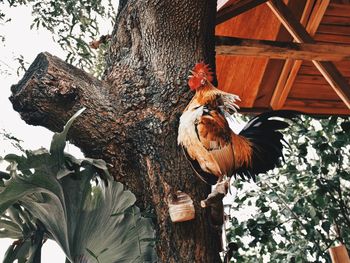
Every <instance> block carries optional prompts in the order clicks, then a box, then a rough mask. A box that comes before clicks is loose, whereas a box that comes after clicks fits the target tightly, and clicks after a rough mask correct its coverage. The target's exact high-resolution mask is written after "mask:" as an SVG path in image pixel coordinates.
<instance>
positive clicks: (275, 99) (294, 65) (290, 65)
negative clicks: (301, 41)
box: [270, 0, 329, 109]
mask: <svg viewBox="0 0 350 263" xmlns="http://www.w3.org/2000/svg"><path fill="white" fill-rule="evenodd" d="M322 3H323V4H322ZM328 4H329V0H328V1H323V2H320V1H317V2H316V3H315V1H313V0H308V1H307V2H306V5H305V9H304V12H303V15H302V17H301V19H300V21H301V23H302V26H305V25H306V30H307V32H309V33H310V35H311V36H312V35H314V34H315V32H316V30H317V27H318V25H319V23H320V22H321V18H322V16H323V14H324V12H325V11H326V9H327V6H328ZM314 6H315V7H314ZM270 8H271V6H270ZM313 8H315V11H314V12H311V10H313ZM273 10H275V9H273ZM275 14H276V13H275ZM277 15H278V13H277ZM278 17H279V18H280V16H279V15H278ZM292 19H293V20H295V19H294V18H292ZM307 21H308V22H307ZM286 22H288V21H285V23H284V25H285V26H287V25H288V24H286ZM287 30H288V27H287ZM301 65H302V61H300V60H298V61H292V60H287V61H286V63H285V65H284V67H283V70H282V73H281V75H280V78H279V80H278V82H277V85H276V89H275V91H274V93H273V95H272V97H271V101H270V105H271V107H272V108H273V109H279V108H282V106H283V104H284V102H285V101H286V99H287V97H288V94H289V92H290V90H291V88H292V85H293V83H294V80H295V77H296V76H297V74H298V72H299V69H300V67H301Z"/></svg>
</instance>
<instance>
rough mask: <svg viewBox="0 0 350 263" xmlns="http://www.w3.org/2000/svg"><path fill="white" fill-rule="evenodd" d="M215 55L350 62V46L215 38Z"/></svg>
mask: <svg viewBox="0 0 350 263" xmlns="http://www.w3.org/2000/svg"><path fill="white" fill-rule="evenodd" d="M215 50H216V54H217V55H225V56H254V57H268V58H274V59H300V60H317V61H341V60H350V46H347V45H335V44H308V43H295V42H282V41H270V40H255V39H244V38H236V37H219V36H217V37H216V47H215Z"/></svg>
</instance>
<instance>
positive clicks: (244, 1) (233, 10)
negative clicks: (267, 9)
mask: <svg viewBox="0 0 350 263" xmlns="http://www.w3.org/2000/svg"><path fill="white" fill-rule="evenodd" d="M266 1H268V0H234V1H233V0H230V1H228V2H227V3H226V4H225V5H224V6H223V7H222V8H221V9H220V10H219V11H218V12H217V14H216V24H217V25H218V24H221V23H223V22H225V21H227V20H229V19H231V18H233V17H235V16H238V15H240V14H242V13H244V12H246V11H248V10H250V9H252V8H254V7H256V6H258V5H260V4H263V3H265V2H266ZM231 2H232V3H231Z"/></svg>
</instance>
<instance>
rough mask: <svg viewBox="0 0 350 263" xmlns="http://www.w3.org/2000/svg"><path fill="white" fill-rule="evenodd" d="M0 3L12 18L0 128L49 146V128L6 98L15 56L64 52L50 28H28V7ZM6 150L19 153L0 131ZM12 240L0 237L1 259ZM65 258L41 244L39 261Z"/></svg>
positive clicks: (0, 64)
mask: <svg viewBox="0 0 350 263" xmlns="http://www.w3.org/2000/svg"><path fill="white" fill-rule="evenodd" d="M115 2H117V1H115ZM0 7H1V11H2V12H4V13H5V14H6V16H7V17H8V18H12V21H11V22H9V23H6V24H5V25H1V24H0V35H3V36H5V38H6V40H5V43H4V44H3V43H0V69H1V70H2V71H4V70H6V71H8V72H9V73H11V75H1V74H0V132H2V130H3V129H5V130H6V131H7V132H9V133H10V134H11V135H13V136H15V137H16V138H18V139H21V140H23V143H22V146H23V147H24V149H33V150H34V149H38V148H40V147H45V148H48V147H49V145H50V141H51V137H52V132H50V131H49V130H47V129H45V128H43V127H35V126H29V125H27V124H26V123H25V122H24V121H23V120H21V118H20V116H19V114H18V113H17V112H16V111H14V110H13V108H12V104H11V103H10V101H9V100H8V97H9V96H10V95H11V91H10V87H11V85H12V84H16V83H17V82H18V81H19V80H20V79H21V77H22V76H20V77H18V76H17V74H16V70H17V68H18V66H19V64H18V62H17V61H16V60H15V58H16V57H19V56H20V55H23V57H24V59H25V61H27V62H29V63H31V62H33V61H34V59H35V57H36V56H37V55H38V54H39V53H40V52H44V51H47V52H49V53H51V54H53V55H56V56H58V57H60V58H62V59H64V58H65V56H66V55H65V53H64V52H63V51H62V49H61V48H60V47H59V45H58V44H56V43H54V42H53V40H52V35H51V33H50V32H48V31H46V30H39V31H31V30H30V25H31V22H32V17H31V11H30V8H27V7H16V8H7V6H5V5H4V4H2V5H1V6H0ZM105 27H106V28H102V29H101V34H105V33H107V32H108V30H110V31H111V29H110V28H107V27H109V25H107V24H106V26H105ZM27 66H29V65H27ZM22 74H23V73H22ZM67 148H68V149H67ZM67 148H66V150H68V151H71V152H72V151H73V152H74V154H75V155H76V149H75V147H74V146H72V145H69V146H68V147H67ZM7 153H17V154H20V152H19V151H17V150H16V149H15V148H14V147H13V146H12V145H11V144H10V143H9V142H8V141H6V140H3V138H2V136H1V135H0V156H4V155H6V154H7ZM4 165H5V164H4V163H2V164H1V163H0V168H3V167H4ZM12 242H13V240H10V239H0V261H2V260H3V256H4V254H5V251H6V250H7V248H8V246H9V245H10V244H11V243H12ZM64 261H65V256H64V253H63V252H62V251H61V249H60V248H59V247H58V245H57V244H56V243H55V242H53V241H50V240H49V241H48V242H47V243H46V244H44V247H43V250H42V262H44V263H45V262H52V263H56V262H58V263H63V262H64Z"/></svg>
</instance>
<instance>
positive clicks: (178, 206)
mask: <svg viewBox="0 0 350 263" xmlns="http://www.w3.org/2000/svg"><path fill="white" fill-rule="evenodd" d="M168 207H169V214H170V219H171V221H172V222H174V223H177V222H184V221H189V220H192V219H194V217H195V212H194V206H193V201H192V199H191V198H190V197H189V195H188V194H186V193H183V192H181V191H177V192H176V194H175V195H172V196H169V198H168Z"/></svg>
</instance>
